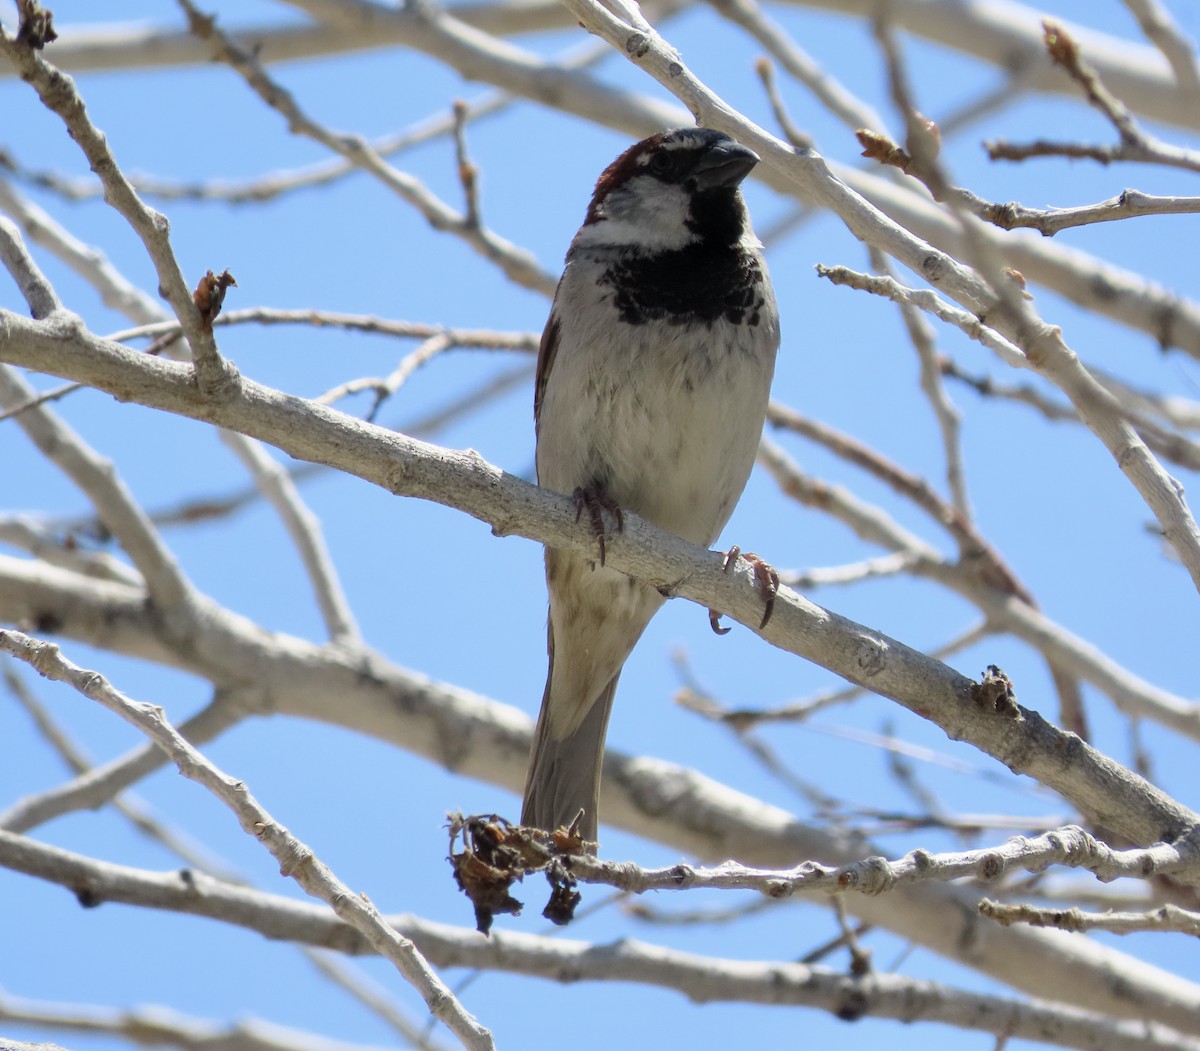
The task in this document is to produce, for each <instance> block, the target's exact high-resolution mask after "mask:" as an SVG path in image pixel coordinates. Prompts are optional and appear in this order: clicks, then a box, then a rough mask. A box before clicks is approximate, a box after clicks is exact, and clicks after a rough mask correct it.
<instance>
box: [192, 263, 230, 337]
mask: <svg viewBox="0 0 1200 1051" xmlns="http://www.w3.org/2000/svg"><path fill="white" fill-rule="evenodd" d="M230 285H233V287H234V288H236V287H237V282H236V281H235V280H234V279H233V274H231V273H230V272H229V271H228V270H222V271H221V273H219V274H214V273H213V272H212V271H211V270H210V271H208V273H206V274H205V275H204V276H203V277H202V278H200V283H199V284H198V285H197V286H196V291H195V292H193V293H192V302H194V303H195V304H196V309H197V310H199V311H200V318H201V320H202V321H203V322H204V324H205V326H206V327H207V328H209V329H211V328H212V323H213V321H215V320H216V317H217V315H218V314H219V313H221V304H222V303H224V302H225V292H226V290H227V289H228V288H229V286H230Z"/></svg>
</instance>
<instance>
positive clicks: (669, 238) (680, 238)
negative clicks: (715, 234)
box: [575, 175, 696, 251]
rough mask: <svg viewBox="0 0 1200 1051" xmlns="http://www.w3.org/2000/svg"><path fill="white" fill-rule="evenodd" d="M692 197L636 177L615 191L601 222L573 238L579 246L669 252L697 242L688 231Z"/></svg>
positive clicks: (649, 178) (676, 188)
mask: <svg viewBox="0 0 1200 1051" xmlns="http://www.w3.org/2000/svg"><path fill="white" fill-rule="evenodd" d="M690 206H691V195H690V194H689V193H688V191H687V190H685V189H684V188H683V187H682V186H675V185H668V184H667V183H663V182H659V180H658V179H656V178H654V177H653V176H651V175H639V176H636V177H635V178H633V179H631V180H630V181H629V183H628V185H627V186H623V187H621V188H620V189H617V190H614V191H613V192H612V193H610V194H609V195H608V197H607V198H606V199H605V201H604V203H603V205H602V206H601V208H600V219H599V220H598V221H596V222H592V223H588V224H587V225H586V226H584V227H583V228H582V229H581V230H580V231H579V233H578V234H577V235H576V237H575V243H576V244H577V245H582V246H599V245H637V246H638V247H639V248H641V249H643V250H646V251H653V250H656V249H657V250H662V251H672V250H674V249H678V248H683V247H685V246H686V245H689V244H691V243H692V242H693V241H695V240H696V235H695V234H694V233H692V231H691V230H689V229H688V228H687V220H688V217H689V214H690Z"/></svg>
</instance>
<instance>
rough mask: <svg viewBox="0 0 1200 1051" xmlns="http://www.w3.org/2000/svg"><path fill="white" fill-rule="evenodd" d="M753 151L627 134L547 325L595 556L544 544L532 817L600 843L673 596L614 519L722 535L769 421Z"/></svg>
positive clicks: (540, 377)
mask: <svg viewBox="0 0 1200 1051" xmlns="http://www.w3.org/2000/svg"><path fill="white" fill-rule="evenodd" d="M758 162H759V157H758V155H757V154H756V153H754V152H753V151H752V150H751V149H749V148H748V147H746V146H743V145H742V144H741V143H738V142H736V141H735V140H734V139H732V138H731V137H729V136H728V135H725V134H724V133H722V132H719V131H715V130H712V129H710V128H702V127H688V128H677V129H674V130H669V131H664V132H660V133H659V134H656V135H651V136H650V137H649V138H646V139H643V140H642V141H641V142H638V143H635V144H634V145H632V146H630V147H629V148H628V149H626V150H625V151H624V152H623V153H621V155H620V156H618V157H617V158H616V160H614V161H613V162H612V163H611V164H610V165H609V166H608V167H607V168H605V169H604V171H603V172H602V173H601V175H600V177H599V179H598V180H597V181H596V186H595V190H594V191H593V193H592V198H591V202H590V204H589V205H588V209H587V214H586V216H585V218H584V221H583V225H582V226H581V227H580V228H579V231H578V232H577V233H576V234H575V236H574V238H573V240H572V241H571V244H570V247H569V249H568V251H567V255H566V262H565V266H564V269H563V272H562V276H561V278H560V280H559V283H558V287H557V291H556V292H555V295H554V301H553V304H552V306H551V309H550V315H549V318H548V319H547V321H546V326H545V329H544V331H543V334H542V340H541V346H540V350H539V354H538V364H537V373H536V381H535V392H534V421H535V432H536V439H537V452H536V465H537V480H538V484H539V485H540V486H543V487H545V488H548V489H551V490H554V491H556V492H558V493H561V494H564V495H567V496H571V497H572V498H573V499H574V500H575V505H576V509H577V518H578V517H579V515H581V514H582V513H583V512H585V511H586V512H587V515H588V518H589V520H590V521H591V523H592V527H593V530H594V532H595V534H596V536H597V539H598V557H589V556H588V555H583V554H579V553H576V552H572V551H563V550H558V549H555V548H552V547H547V548H546V551H545V570H546V586H547V590H548V592H549V600H550V602H549V617H548V624H547V650H548V654H549V667H548V670H547V676H546V687H545V692H544V693H543V696H542V704H541V710H540V712H539V715H538V720H537V726H536V728H535V730H534V739H533V745H532V748H531V751H530V760H529V768H528V774H527V776H526V782H525V793H524V802H523V806H522V816H521V824H522V825H525V826H532V827H536V828H539V829H543V830H547V831H550V832H553V831H555V830H556V829H558V828H560V827H563V828H569V829H571V830H572V831H574V832H575V833H576V834H577V835H578V836H579V837H580V838H581V839H582V840H583V841H584V842H585V843H586V844H589V846H588V847H587V848H586V849H588V850H589V852H592V853H594V852H595V851H596V841H597V838H598V829H599V814H598V809H599V792H600V771H601V765H602V760H603V755H604V740H605V736H606V734H607V729H608V720H609V714H610V712H611V710H612V703H613V696H614V694H615V692H616V688H617V680H618V679H619V677H620V674H621V669H622V666H623V665H624V663H625V660H626V658H628V656H629V654H630V652H631V651H632V650H633V647H634V645H635V644H636V643H637V641H638V639H639V638H640V637H641V635H642V632H643V631H644V630H645V628H646V625H647V624H648V623H649V622H650V619H651V618H652V617H653V616H654V614H655V613H656V612H657V611H658V609H659V607H660V606H662V604H663V602H664V600H665V598H664V595H663V594H661V593H660V592H659V591H658V590H657V589H656V588H655V587H653V586H652V585H650V584H646V583H644V582H642V581H639V580H636V579H634V578H632V577H629V576H626V575H625V574H623V573H620V572H618V571H616V570H614V569H611V568H609V567H607V566H605V564H604V562H605V546H604V537H605V533H606V532H608V529H607V526H606V515H607V520H609V521H612V522H613V525H614V527H615V529H616V531H620V530H621V529H622V528H623V525H624V512H633V513H635V514H637V515H639V516H641V517H643V518H645V519H647V520H648V521H650V522H653V523H654V524H655V525H657V526H659V527H661V528H663V529H666V530H669V531H670V532H672V533H674V534H676V535H677V536H680V537H682V538H683V539H685V540H689V541H691V542H692V543H696V544H703V545H705V546H706V547H707V546H709V545H711V544H712V543H713V542H714V541H715V540H716V538H717V536H718V535H719V534H720V532H721V530H722V529H723V528H724V526H725V524H726V522H727V521H728V520H729V516H730V515H731V514H732V513H733V509H734V506H735V505H736V503H737V501H738V499H739V498H740V496H741V494H742V490H743V489H744V488H745V485H746V481H747V479H748V478H749V476H750V471H751V468H752V467H753V465H754V458H755V454H756V451H757V449H758V444H759V438H760V436H761V434H762V428H763V421H764V419H765V416H766V410H767V403H768V399H769V395H770V388H771V381H772V377H773V374H774V370H775V356H776V351H777V350H778V347H779V341H780V330H779V313H778V309H777V306H776V302H775V295H774V291H773V289H772V286H771V281H770V277H769V274H768V272H767V265H766V261H765V259H764V257H763V251H762V244H761V243H760V242H759V240H758V239H757V238H756V237H755V235H754V232H753V230H752V229H751V226H750V218H749V214H748V212H747V210H746V204H745V200H744V198H743V196H742V193H741V189H740V187H741V183H742V181H743V180H744V179H745V178H746V176H747V175H749V174H750V172H751V170H752V169H753V168H754V166H755V165H756V164H758ZM736 550H737V549H732V550H731V555H732V556H734V557H736ZM747 557H749V558H751V559H757V556H747ZM758 561H759V562H760V563H761V560H758ZM762 565H765V563H762ZM726 568H728V561H727V564H726ZM755 568H756V572H757V570H758V569H759V566H756V567H755ZM768 568H769V567H768ZM760 579H761V578H760ZM775 579H776V581H777V579H778V578H777V577H776V578H775ZM769 610H770V607H769V606H768V612H767V616H769ZM711 615H712V619H713V626H714V628H715V627H716V616H717V615H716V614H715V612H714V613H712V614H711Z"/></svg>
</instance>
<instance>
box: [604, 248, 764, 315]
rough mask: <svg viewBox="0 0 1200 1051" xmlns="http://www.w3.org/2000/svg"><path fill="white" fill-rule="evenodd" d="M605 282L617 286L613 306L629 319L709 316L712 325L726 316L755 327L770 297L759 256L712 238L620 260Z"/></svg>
mask: <svg viewBox="0 0 1200 1051" xmlns="http://www.w3.org/2000/svg"><path fill="white" fill-rule="evenodd" d="M600 284H602V285H608V286H610V287H611V288H612V289H613V306H615V307H616V309H617V314H618V316H619V318H620V320H621V321H623V322H625V323H626V324H629V325H644V324H645V323H646V322H647V321H666V322H667V323H668V324H671V325H684V324H688V323H693V322H696V321H703V322H704V323H705V324H706V325H707V326H708V327H710V328H711V327H712V324H713V322H715V321H718V320H722V319H723V320H725V321H728V322H729V323H730V324H733V325H748V326H750V327H754V326H755V325H757V324H758V323H759V320H760V313H761V310H762V306H763V302H764V297H763V288H764V277H763V272H762V265H761V263H760V261H759V258H758V256H757V255H756V254H755V253H752V252H748V251H746V250H745V249H744V248H741V247H738V246H730V245H717V246H714V245H712V244H710V243H709V242H707V241H698V242H696V243H695V244H693V245H689V246H688V247H686V248H680V249H677V250H675V251H669V252H655V253H654V254H653V255H643V254H631V255H629V256H628V257H627V258H625V259H621V260H619V261H618V260H614V261H613V262H612V263H611V264H610V265H609V267H608V268H607V269H606V270H605V272H604V276H603V277H601V278H600Z"/></svg>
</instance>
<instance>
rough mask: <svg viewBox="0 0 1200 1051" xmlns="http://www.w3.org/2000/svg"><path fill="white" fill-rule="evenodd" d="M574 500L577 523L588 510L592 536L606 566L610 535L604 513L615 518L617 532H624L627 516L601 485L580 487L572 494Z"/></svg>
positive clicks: (601, 561)
mask: <svg viewBox="0 0 1200 1051" xmlns="http://www.w3.org/2000/svg"><path fill="white" fill-rule="evenodd" d="M572 499H573V500H574V501H575V521H576V522H578V521H579V519H580V517H581V516H582V515H583V511H584V508H587V513H588V519H589V520H590V521H591V523H592V535H593V536H594V537H595V538H596V540H597V542H598V543H599V545H600V565H604V538H605V536H607V535H608V530H607V529H606V528H605V525H604V512H605V511H607V512H608V513H609V514H610V515H612V516H613V521H614V522H616V530H615V531H616V532H618V533H621V532H624V530H625V515H624V514H622V512H621V506H620V504H618V503H617V502H616V500H614V499H613V498H612V497H611V496H609V495H608V494H607V493H606V492H605V491H604V489H603V488H602V487H601V486H599V485H581V486H579V487H578V488H577V489H576V490H575V492H574V493H573V494H572Z"/></svg>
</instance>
